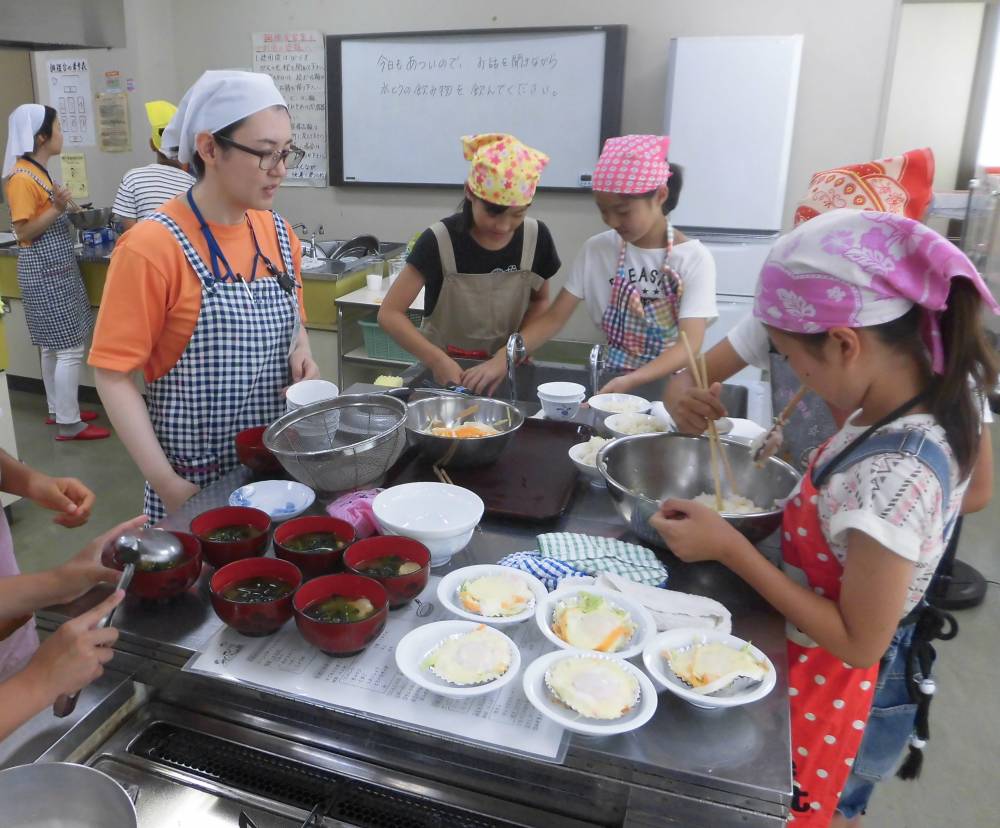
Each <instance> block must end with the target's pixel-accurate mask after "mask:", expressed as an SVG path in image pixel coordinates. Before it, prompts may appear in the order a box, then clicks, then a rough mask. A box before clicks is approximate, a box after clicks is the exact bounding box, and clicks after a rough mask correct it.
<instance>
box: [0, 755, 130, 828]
mask: <svg viewBox="0 0 1000 828" xmlns="http://www.w3.org/2000/svg"><path fill="white" fill-rule="evenodd" d="M0 802H2V803H3V817H2V821H3V825H4V828H111V826H114V828H136V826H138V824H139V820H138V817H137V816H136V813H135V805H134V804H133V803H132V800H131V799H130V798H129V795H128V794H127V793H125V790H124V789H123V788H122V786H121V785H119V784H118V783H117V782H115V780H114V779H112V778H111V777H110V776H108V775H107V774H106V773H101V771H99V770H95V769H94V768H90V767H87V766H86V765H73V764H69V763H67V762H39V763H37V764H34V765H20V766H18V767H16V768H8V769H7V770H5V771H0Z"/></svg>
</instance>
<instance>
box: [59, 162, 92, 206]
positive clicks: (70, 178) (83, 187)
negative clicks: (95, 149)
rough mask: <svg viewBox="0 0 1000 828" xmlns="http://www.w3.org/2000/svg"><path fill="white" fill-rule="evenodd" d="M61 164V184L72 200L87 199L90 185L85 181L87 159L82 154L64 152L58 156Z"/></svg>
mask: <svg viewBox="0 0 1000 828" xmlns="http://www.w3.org/2000/svg"><path fill="white" fill-rule="evenodd" d="M59 160H60V161H61V162H62V178H63V183H64V184H65V185H66V186H67V187H68V188H69V191H70V194H71V195H72V196H73V198H77V199H79V198H87V197H88V196H89V195H90V184H89V183H88V181H87V159H86V158H84V157H83V153H82V152H64V153H63V154H62V155H60V156H59Z"/></svg>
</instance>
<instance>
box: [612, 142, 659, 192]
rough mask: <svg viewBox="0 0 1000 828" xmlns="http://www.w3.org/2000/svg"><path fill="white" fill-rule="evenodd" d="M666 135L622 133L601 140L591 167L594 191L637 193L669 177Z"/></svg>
mask: <svg viewBox="0 0 1000 828" xmlns="http://www.w3.org/2000/svg"><path fill="white" fill-rule="evenodd" d="M669 149H670V136H669V135H622V136H621V137H619V138H608V140H607V141H605V142H604V149H603V150H602V151H601V157H600V158H598V159H597V166H596V167H595V168H594V185H593V189H594V192H597V193H622V194H627V195H638V194H641V193H649V192H652V191H653V190H655V189H656V188H657V187H662V186H663V185H664V184H666V183H667V179H668V178H670V167H669V166H668V165H667V150H669Z"/></svg>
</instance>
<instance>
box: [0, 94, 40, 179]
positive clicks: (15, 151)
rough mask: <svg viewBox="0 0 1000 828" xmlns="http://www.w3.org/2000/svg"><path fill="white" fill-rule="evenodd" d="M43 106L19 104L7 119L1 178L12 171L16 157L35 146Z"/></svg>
mask: <svg viewBox="0 0 1000 828" xmlns="http://www.w3.org/2000/svg"><path fill="white" fill-rule="evenodd" d="M44 120H45V107H44V106H42V105H41V104H36V103H28V104H21V105H20V106H19V107H18V108H17V109H15V110H14V111H13V112H11V113H10V117H9V118H8V119H7V150H6V152H4V154H3V175H2V177H3V178H6V177H7V176H8V175H10V174H11V173H12V172H13V171H14V165H15V164H16V163H17V159H18V158H20V157H21V156H22V155H24V154H25V153H26V152H31V151H32V150H33V149H34V148H35V133H36V132H38V130H40V129H41V128H42V122H43V121H44Z"/></svg>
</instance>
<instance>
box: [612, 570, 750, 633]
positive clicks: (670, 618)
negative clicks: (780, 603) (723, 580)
mask: <svg viewBox="0 0 1000 828" xmlns="http://www.w3.org/2000/svg"><path fill="white" fill-rule="evenodd" d="M594 583H595V586H599V587H604V588H605V589H615V590H618V591H619V592H622V593H624V594H625V595H627V596H628V597H629V598H632V599H634V600H636V601H638V602H639V603H640V604H642V605H643V606H644V607H645V608H646V609H648V610H649V611H650V613H651V614H652V616H653V620H654V621H656V629H657V630H659V631H660V632H662V631H663V630H672V629H675V628H677V627H695V628H698V629H709V630H719V631H720V632H723V633H726V634H727V635H728V634H729V633H730V632H732V628H733V618H732V615H730V613H729V610H727V609H726V608H725V607H724V606H723V605H722V604H720V603H719V602H718V601H715V600H713V599H712V598H704V597H702V596H701V595H689V594H688V593H686V592H678V591H677V590H675V589H661V588H660V587H651V586H647V585H646V584H638V583H636V582H635V581H630V580H629V579H628V578H625V577H623V576H621V575H616V574H614V573H612V572H605V573H602V574H600V575H598V576H597V578H596V579H595V581H594Z"/></svg>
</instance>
